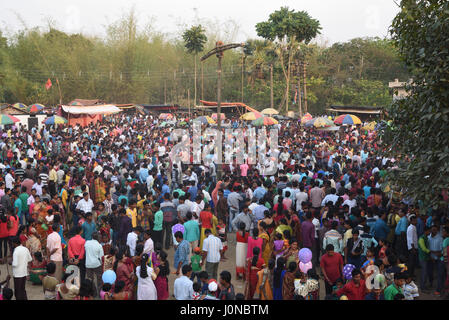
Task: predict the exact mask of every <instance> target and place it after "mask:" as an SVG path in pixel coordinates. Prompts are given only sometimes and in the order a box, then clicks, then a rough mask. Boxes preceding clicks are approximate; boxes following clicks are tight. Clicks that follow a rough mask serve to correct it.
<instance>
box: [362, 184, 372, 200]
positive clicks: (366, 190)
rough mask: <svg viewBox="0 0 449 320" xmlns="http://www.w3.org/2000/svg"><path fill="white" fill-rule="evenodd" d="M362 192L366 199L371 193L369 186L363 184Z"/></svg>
mask: <svg viewBox="0 0 449 320" xmlns="http://www.w3.org/2000/svg"><path fill="white" fill-rule="evenodd" d="M363 192H364V193H365V199H368V197H369V196H370V195H371V187H369V186H364V187H363Z"/></svg>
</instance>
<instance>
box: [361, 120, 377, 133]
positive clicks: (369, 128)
mask: <svg viewBox="0 0 449 320" xmlns="http://www.w3.org/2000/svg"><path fill="white" fill-rule="evenodd" d="M362 130H367V131H374V130H376V121H371V122H370V123H368V124H367V125H366V126H364V127H362Z"/></svg>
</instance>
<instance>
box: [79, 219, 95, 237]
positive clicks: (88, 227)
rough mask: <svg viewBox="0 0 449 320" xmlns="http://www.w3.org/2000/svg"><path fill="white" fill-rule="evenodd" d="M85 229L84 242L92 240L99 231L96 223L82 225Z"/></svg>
mask: <svg viewBox="0 0 449 320" xmlns="http://www.w3.org/2000/svg"><path fill="white" fill-rule="evenodd" d="M82 228H83V238H84V240H86V241H87V240H92V234H93V233H94V232H95V231H96V230H97V227H96V225H95V222H93V221H92V222H91V223H89V222H87V221H86V222H84V223H83V225H82Z"/></svg>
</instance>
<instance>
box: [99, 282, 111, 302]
mask: <svg viewBox="0 0 449 320" xmlns="http://www.w3.org/2000/svg"><path fill="white" fill-rule="evenodd" d="M111 290H112V286H111V285H110V284H109V283H103V287H102V288H101V290H100V299H101V300H105V298H104V297H105V295H109V294H110V293H111Z"/></svg>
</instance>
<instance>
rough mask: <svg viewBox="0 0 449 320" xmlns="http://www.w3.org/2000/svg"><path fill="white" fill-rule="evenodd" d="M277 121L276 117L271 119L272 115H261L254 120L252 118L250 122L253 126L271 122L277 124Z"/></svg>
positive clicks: (269, 124)
mask: <svg viewBox="0 0 449 320" xmlns="http://www.w3.org/2000/svg"><path fill="white" fill-rule="evenodd" d="M278 123H279V122H278V121H277V120H276V119H273V118H272V117H263V118H259V119H256V120H253V121H252V122H251V124H252V125H253V126H257V127H259V126H271V125H273V124H278Z"/></svg>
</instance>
